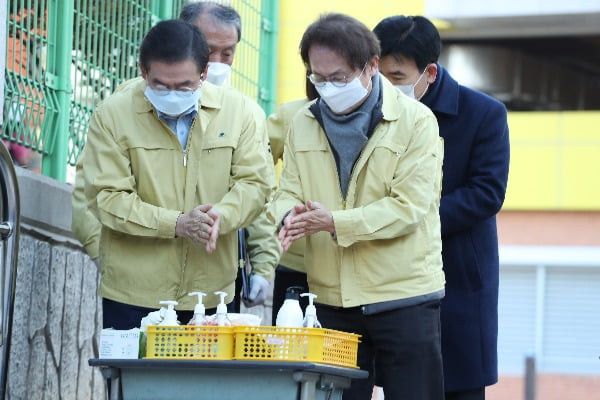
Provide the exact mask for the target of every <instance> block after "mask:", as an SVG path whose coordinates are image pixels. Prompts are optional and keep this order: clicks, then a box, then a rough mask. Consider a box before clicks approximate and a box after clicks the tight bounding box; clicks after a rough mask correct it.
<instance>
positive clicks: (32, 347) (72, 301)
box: [6, 167, 271, 400]
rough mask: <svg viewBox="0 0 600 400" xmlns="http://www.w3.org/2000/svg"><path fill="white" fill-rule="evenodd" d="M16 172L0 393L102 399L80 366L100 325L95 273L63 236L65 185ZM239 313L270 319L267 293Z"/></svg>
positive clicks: (23, 399)
mask: <svg viewBox="0 0 600 400" xmlns="http://www.w3.org/2000/svg"><path fill="white" fill-rule="evenodd" d="M17 176H18V180H19V189H20V198H21V230H20V234H21V237H20V245H19V263H18V264H19V265H18V269H17V281H16V292H15V309H14V313H13V327H12V335H11V346H10V356H9V367H8V380H7V396H6V399H7V400H34V399H44V400H54V399H57V400H58V399H62V400H71V399H73V400H74V399H77V400H80V399H81V400H83V399H85V400H88V399H89V400H100V399H105V398H106V397H105V384H104V380H103V378H102V376H101V374H100V372H99V370H98V369H96V368H92V367H90V366H89V365H88V360H89V359H90V358H96V357H97V355H98V338H99V334H100V330H101V328H102V307H101V301H100V298H99V297H98V296H97V288H98V282H99V278H100V275H99V272H98V270H97V268H96V266H95V264H94V263H93V262H92V261H91V260H90V258H89V257H88V256H87V255H86V254H85V253H84V250H83V248H82V247H81V245H80V243H79V242H78V241H76V240H75V239H73V237H72V235H71V191H72V188H71V186H70V185H68V184H64V183H60V182H57V181H55V180H53V179H50V178H47V177H45V176H42V175H39V174H35V173H32V172H30V171H28V170H26V169H22V168H18V167H17ZM243 311H245V312H250V313H252V314H256V315H259V316H261V317H262V321H263V325H270V323H271V296H269V298H268V300H267V304H266V305H265V306H258V307H254V308H252V309H250V310H243Z"/></svg>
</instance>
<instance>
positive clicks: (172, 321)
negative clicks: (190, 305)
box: [159, 300, 179, 326]
mask: <svg viewBox="0 0 600 400" xmlns="http://www.w3.org/2000/svg"><path fill="white" fill-rule="evenodd" d="M159 303H160V304H164V305H166V306H167V309H166V310H165V317H164V319H163V320H162V322H161V323H160V324H159V325H160V326H177V325H179V322H177V313H176V312H175V306H176V305H177V304H179V303H177V302H176V301H173V300H165V301H161V302H159Z"/></svg>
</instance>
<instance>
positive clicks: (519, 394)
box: [486, 375, 600, 400]
mask: <svg viewBox="0 0 600 400" xmlns="http://www.w3.org/2000/svg"><path fill="white" fill-rule="evenodd" d="M524 393H525V387H524V381H523V379H522V378H521V377H520V376H502V377H500V379H499V381H498V383H497V384H496V385H494V386H491V387H490V388H489V389H488V390H487V395H486V400H523V399H525V395H524ZM535 400H600V375H595V376H578V375H538V378H537V381H536V397H535Z"/></svg>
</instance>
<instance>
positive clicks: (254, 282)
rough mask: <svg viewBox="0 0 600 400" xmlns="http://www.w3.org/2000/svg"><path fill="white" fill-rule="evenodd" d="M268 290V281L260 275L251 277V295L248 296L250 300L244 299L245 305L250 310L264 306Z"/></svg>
mask: <svg viewBox="0 0 600 400" xmlns="http://www.w3.org/2000/svg"><path fill="white" fill-rule="evenodd" d="M268 290H269V281H268V280H266V279H265V278H263V277H262V276H260V275H252V276H250V294H248V299H243V300H244V305H245V306H246V307H248V308H250V307H254V306H258V305H260V304H263V303H264V302H265V300H266V299H267V292H268Z"/></svg>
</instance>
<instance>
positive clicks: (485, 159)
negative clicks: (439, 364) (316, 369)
mask: <svg viewBox="0 0 600 400" xmlns="http://www.w3.org/2000/svg"><path fill="white" fill-rule="evenodd" d="M374 32H375V34H376V35H377V37H378V38H379V40H380V42H381V60H380V62H379V69H380V71H381V73H382V74H383V75H384V76H385V77H386V78H388V79H389V80H390V81H391V82H392V83H393V84H394V85H395V86H396V87H398V89H399V90H401V91H402V92H404V93H405V94H406V95H408V96H411V97H413V98H415V99H416V100H419V101H421V102H423V103H424V104H426V105H427V106H428V107H429V108H430V109H431V110H432V111H433V112H434V114H435V115H436V117H437V120H438V124H439V127H440V136H442V137H443V138H444V165H443V182H442V198H441V205H440V218H441V222H442V226H441V229H442V257H443V262H444V272H445V274H446V296H445V298H444V299H443V300H442V306H441V322H442V354H443V358H444V386H445V392H446V400H481V399H485V386H488V385H492V384H494V383H496V382H497V381H498V356H497V354H498V351H497V338H498V269H499V261H498V234H497V228H496V214H497V213H498V211H499V210H500V208H501V207H502V203H503V202H504V195H505V192H506V184H507V180H508V164H509V156H510V148H509V139H508V125H507V119H506V108H505V107H504V105H503V104H502V103H500V102H499V101H497V100H495V99H493V98H492V97H490V96H487V95H486V94H483V93H480V92H477V91H475V90H472V89H469V88H467V87H464V86H461V85H459V84H458V83H457V82H456V81H455V80H454V79H453V78H452V77H451V76H450V74H449V73H448V71H446V70H445V69H444V68H443V67H442V66H440V65H439V64H438V62H437V61H438V57H439V54H440V50H441V40H440V36H439V33H438V31H437V29H436V28H435V26H434V25H433V24H432V23H431V22H430V21H429V20H427V19H426V18H424V17H420V16H415V17H411V16H395V17H389V18H386V19H384V20H382V21H381V22H380V23H379V24H377V26H376V27H375V29H374ZM378 383H379V384H382V385H383V386H384V392H385V382H378Z"/></svg>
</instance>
